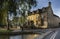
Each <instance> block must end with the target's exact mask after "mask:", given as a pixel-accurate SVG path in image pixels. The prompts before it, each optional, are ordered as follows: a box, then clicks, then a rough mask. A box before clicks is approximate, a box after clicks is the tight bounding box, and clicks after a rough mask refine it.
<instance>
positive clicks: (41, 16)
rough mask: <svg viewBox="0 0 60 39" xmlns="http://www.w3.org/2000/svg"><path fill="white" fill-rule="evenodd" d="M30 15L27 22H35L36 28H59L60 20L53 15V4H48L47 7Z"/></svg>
mask: <svg viewBox="0 0 60 39" xmlns="http://www.w3.org/2000/svg"><path fill="white" fill-rule="evenodd" d="M29 14H30V15H28V17H27V20H30V21H33V22H34V25H35V26H36V27H40V28H50V27H51V28H52V27H58V26H59V22H60V18H59V17H58V16H57V15H55V14H54V13H53V10H52V7H51V2H48V6H47V7H43V8H42V9H38V10H36V11H33V12H32V13H29Z"/></svg>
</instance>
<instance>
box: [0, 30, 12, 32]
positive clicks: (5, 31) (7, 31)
mask: <svg viewBox="0 0 60 39" xmlns="http://www.w3.org/2000/svg"><path fill="white" fill-rule="evenodd" d="M11 31H12V30H0V32H11Z"/></svg>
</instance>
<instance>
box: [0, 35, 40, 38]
mask: <svg viewBox="0 0 60 39" xmlns="http://www.w3.org/2000/svg"><path fill="white" fill-rule="evenodd" d="M39 36H40V35H38V34H27V35H15V36H6V35H0V39H39V38H38V37H39Z"/></svg>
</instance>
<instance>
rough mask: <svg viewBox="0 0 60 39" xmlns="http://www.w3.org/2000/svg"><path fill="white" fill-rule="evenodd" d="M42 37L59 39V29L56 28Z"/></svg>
mask: <svg viewBox="0 0 60 39" xmlns="http://www.w3.org/2000/svg"><path fill="white" fill-rule="evenodd" d="M43 39H60V29H56V30H55V31H54V32H52V33H50V34H49V35H47V36H45V38H43Z"/></svg>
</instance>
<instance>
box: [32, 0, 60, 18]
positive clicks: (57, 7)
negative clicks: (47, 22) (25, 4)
mask: <svg viewBox="0 0 60 39" xmlns="http://www.w3.org/2000/svg"><path fill="white" fill-rule="evenodd" d="M49 1H50V2H51V6H52V9H53V12H54V14H55V15H57V16H59V17H60V0H37V6H36V7H32V9H31V11H33V10H37V9H41V8H43V7H47V6H48V2H49Z"/></svg>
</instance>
